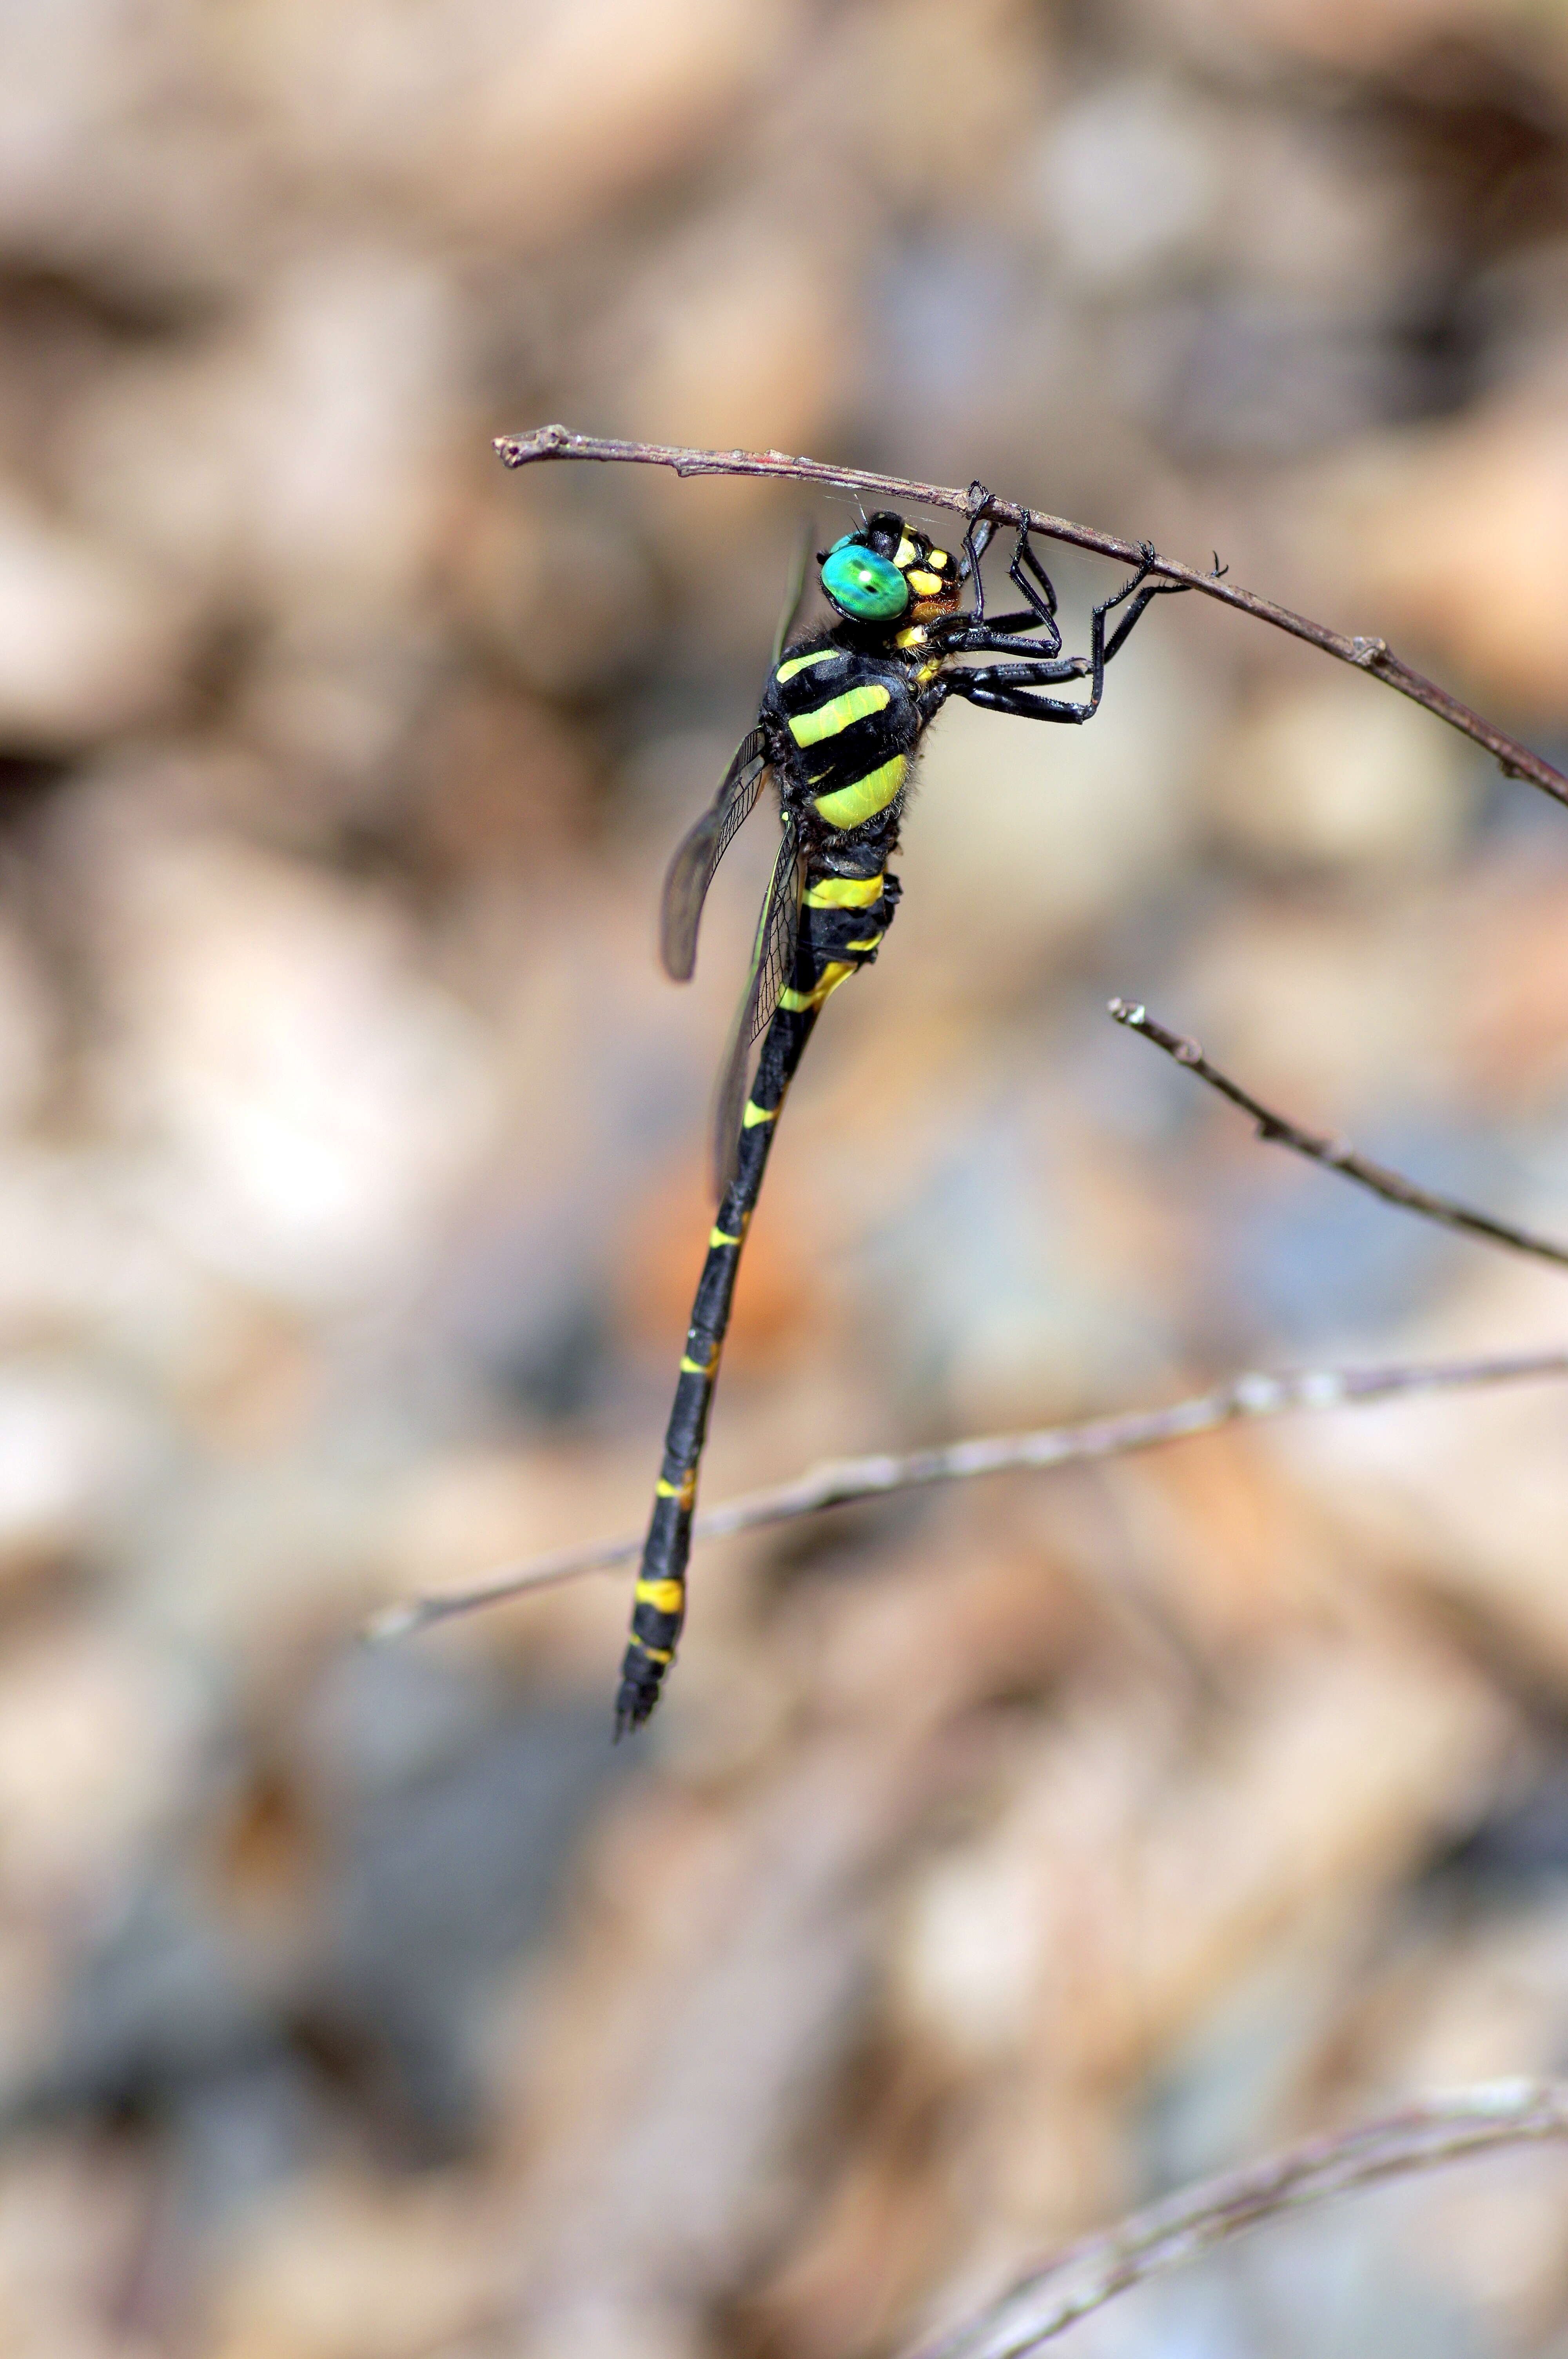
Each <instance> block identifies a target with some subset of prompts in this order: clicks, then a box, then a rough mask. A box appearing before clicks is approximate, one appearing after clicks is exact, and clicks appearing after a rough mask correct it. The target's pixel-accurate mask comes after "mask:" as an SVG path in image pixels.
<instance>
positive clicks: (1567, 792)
mask: <svg viewBox="0 0 1568 2359" xmlns="http://www.w3.org/2000/svg"><path fill="white" fill-rule="evenodd" d="M495 448H496V450H497V451H498V452H499V454H500V456H501V459H502V461H503V463H504V464H505V465H506V466H508V467H526V466H529V465H531V464H532V463H533V462H535V461H536V460H541V459H602V460H620V461H625V462H630V463H632V464H633V465H637V466H644V467H673V468H674V470H675V472H676V474H677V475H772V476H778V477H782V478H784V480H785V481H786V482H789V483H796V484H830V485H832V486H833V487H834V488H835V489H837V490H840V491H847V492H855V493H858V494H860V495H863V496H869V497H871V498H872V499H892V500H899V501H905V502H910V503H913V504H915V505H917V506H921V507H933V508H952V509H954V510H955V511H956V512H957V514H958V515H960V516H963V515H967V514H968V492H960V491H956V490H954V489H953V487H952V486H951V485H950V484H917V483H910V482H907V481H905V479H904V478H903V476H900V475H877V474H872V473H869V472H868V471H867V470H866V469H865V468H863V467H830V466H827V465H825V464H824V462H822V461H821V460H819V459H795V458H792V457H791V456H790V454H789V453H788V452H787V451H691V450H686V449H683V448H681V447H679V446H677V445H676V444H671V443H664V442H622V441H617V440H614V439H613V438H612V437H610V436H606V435H596V434H573V433H571V432H569V431H568V429H567V428H566V427H564V426H536V427H535V428H534V429H532V430H531V431H530V432H528V433H525V434H502V435H498V436H497V437H496V440H495ZM987 514H988V515H989V516H994V517H995V518H996V520H997V521H998V523H1000V524H1013V525H1016V524H1021V523H1022V521H1023V519H1024V517H1025V516H1027V517H1028V519H1029V523H1030V525H1031V527H1033V530H1034V531H1035V532H1038V533H1043V534H1044V536H1045V538H1047V539H1049V540H1065V541H1069V542H1070V543H1071V544H1072V546H1073V547H1074V548H1075V549H1092V550H1094V551H1095V553H1096V554H1097V555H1098V556H1100V557H1115V558H1119V559H1120V560H1121V561H1122V563H1123V564H1125V565H1139V564H1141V563H1142V561H1143V551H1142V549H1141V548H1140V547H1139V546H1138V544H1137V543H1136V542H1134V541H1130V540H1122V539H1120V538H1119V537H1118V535H1116V534H1115V533H1109V532H1097V531H1096V530H1095V529H1094V528H1093V527H1092V526H1089V525H1084V524H1074V523H1072V522H1071V521H1070V519H1069V518H1068V517H1066V516H1051V515H1050V514H1048V513H1047V512H1046V511H1044V509H1040V508H1022V507H1019V506H1017V505H1016V504H1015V503H1014V502H1013V501H1011V500H1000V499H993V500H992V502H991V503H990V506H989V509H988V510H987ZM1154 571H1156V572H1157V573H1160V574H1162V575H1163V576H1164V577H1165V579H1166V580H1167V581H1169V582H1184V583H1185V584H1186V586H1187V588H1188V589H1189V590H1201V591H1202V592H1203V594H1204V596H1205V597H1206V598H1217V599H1218V600H1219V602H1220V603H1221V604H1222V605H1225V606H1234V607H1235V608H1236V609H1237V611H1238V613H1240V614H1251V615H1252V616H1254V617H1255V619H1256V620H1257V621H1259V622H1260V623H1271V624H1272V625H1273V626H1274V628H1275V629H1276V630H1279V631H1288V632H1289V633H1290V635H1291V636H1292V638H1295V639H1304V640H1305V641H1306V643H1307V645H1308V646H1309V647H1321V648H1322V649H1323V651H1324V653H1325V655H1331V656H1336V657H1337V658H1338V659H1339V661H1340V662H1341V663H1347V664H1354V665H1355V667H1356V669H1357V670H1358V671H1364V672H1367V673H1368V674H1369V675H1370V676H1371V678H1372V679H1380V680H1382V681H1383V683H1384V684H1385V686H1386V687H1389V688H1394V689H1398V690H1399V692H1400V695H1401V696H1408V697H1409V698H1410V699H1411V701H1412V702H1413V703H1416V704H1421V705H1424V706H1425V708H1426V710H1427V711H1428V712H1434V713H1436V715H1437V717H1438V719H1439V720H1440V721H1445V722H1446V723H1448V725H1449V727H1450V728H1451V729H1457V730H1460V731H1461V732H1462V733H1463V734H1464V735H1465V736H1466V737H1469V738H1472V739H1474V741H1475V743H1476V745H1480V746H1483V747H1484V748H1485V749H1486V751H1487V753H1488V754H1490V755H1491V756H1492V757H1493V759H1494V760H1495V761H1496V762H1497V763H1498V765H1499V766H1500V767H1501V768H1502V770H1503V772H1504V775H1505V776H1506V777H1510V778H1528V779H1529V780H1530V784H1531V785H1532V786H1536V787H1540V788H1541V790H1542V791H1543V793H1546V794H1549V795H1554V796H1555V797H1556V799H1557V800H1558V801H1559V802H1560V803H1568V777H1564V775H1563V772H1562V771H1561V770H1558V769H1554V768H1553V767H1552V764H1551V763H1550V762H1548V761H1544V760H1543V759H1542V758H1541V756H1540V755H1539V754H1532V753H1531V752H1530V748H1529V746H1528V745H1520V744H1519V741H1518V740H1517V739H1516V738H1513V737H1509V736H1505V735H1504V734H1503V732H1502V731H1501V730H1500V729H1495V728H1494V727H1493V726H1492V723H1490V722H1489V721H1487V720H1485V719H1484V718H1483V717H1482V715H1481V714H1480V713H1478V712H1472V710H1471V708H1470V707H1469V705H1467V704H1461V702H1460V701H1459V700H1458V698H1457V697H1455V696H1450V695H1449V693H1448V690H1446V689H1445V688H1439V687H1438V686H1437V684H1436V682H1435V681H1433V680H1430V679H1425V678H1424V677H1423V676H1422V673H1420V672H1418V671H1415V670H1412V669H1411V666H1410V665H1409V664H1407V663H1405V662H1403V661H1402V660H1401V659H1400V657H1398V656H1396V655H1395V654H1393V652H1392V651H1391V650H1390V647H1389V645H1388V642H1387V641H1386V640H1385V639H1376V638H1348V637H1346V635H1345V634H1344V632H1342V631H1331V630H1330V629H1329V627H1328V625H1326V624H1325V623H1314V622H1313V621H1312V620H1311V619H1310V618H1309V617H1308V616H1307V615H1305V614H1292V611H1291V609H1290V608H1289V607H1288V606H1277V605H1276V604H1275V603H1274V602H1273V600H1272V599H1271V598H1260V597H1259V596H1258V595H1257V593H1256V592H1253V591H1251V590H1242V589H1239V588H1238V586H1237V585H1236V583H1235V582H1225V581H1220V580H1217V578H1216V576H1215V575H1214V574H1212V573H1200V572H1198V571H1195V568H1194V567H1192V566H1190V565H1184V564H1182V563H1181V562H1180V560H1178V559H1175V558H1170V557H1160V558H1156V559H1155V560H1154Z"/></svg>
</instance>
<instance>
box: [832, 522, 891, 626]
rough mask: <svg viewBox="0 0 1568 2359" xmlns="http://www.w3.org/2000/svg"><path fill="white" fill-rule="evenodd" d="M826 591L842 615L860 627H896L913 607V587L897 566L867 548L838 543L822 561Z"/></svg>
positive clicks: (845, 541)
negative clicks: (900, 619)
mask: <svg viewBox="0 0 1568 2359" xmlns="http://www.w3.org/2000/svg"><path fill="white" fill-rule="evenodd" d="M822 587H823V588H824V589H825V590H826V591H827V595H828V596H829V597H830V598H831V599H832V601H833V603H834V604H835V605H836V606H837V607H838V610H839V612H840V613H841V614H849V615H852V616H853V617H854V619H855V621H856V622H858V623H892V622H894V621H896V619H897V618H898V616H899V615H900V614H903V610H904V608H905V607H906V606H907V605H908V603H909V584H908V582H906V581H905V580H904V578H903V574H902V573H901V572H900V571H899V570H898V568H897V566H896V565H892V564H890V563H889V561H888V560H887V559H886V558H885V557H879V556H878V555H877V553H876V551H875V549H867V548H866V547H865V546H864V544H863V543H862V544H860V546H857V545H856V544H855V543H854V542H852V541H849V540H840V541H838V543H837V544H836V545H835V546H834V547H833V548H832V549H829V550H828V552H827V556H826V557H825V558H824V559H823V560H822Z"/></svg>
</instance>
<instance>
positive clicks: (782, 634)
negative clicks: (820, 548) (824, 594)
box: [769, 516, 816, 671]
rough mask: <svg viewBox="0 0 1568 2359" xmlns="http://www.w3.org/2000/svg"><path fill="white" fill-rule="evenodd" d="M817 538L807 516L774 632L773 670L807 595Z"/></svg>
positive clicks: (801, 530)
mask: <svg viewBox="0 0 1568 2359" xmlns="http://www.w3.org/2000/svg"><path fill="white" fill-rule="evenodd" d="M815 539H816V530H815V528H814V527H813V525H812V521H811V518H810V517H809V516H806V518H805V519H804V521H803V522H802V524H801V527H800V544H799V546H798V548H797V549H796V550H795V565H794V569H793V571H791V574H790V577H789V588H788V590H787V591H786V592H785V593H784V605H783V608H782V609H781V611H780V614H779V626H778V629H777V630H776V631H775V632H774V633H773V661H772V663H771V665H770V666H769V669H770V670H771V671H776V670H777V669H778V661H779V658H780V656H782V655H783V653H784V643H785V641H786V640H787V639H788V637H789V635H790V633H791V632H792V631H793V630H794V628H795V616H796V615H797V614H799V612H800V602H801V600H802V599H803V598H804V597H805V595H806V570H807V568H808V567H809V565H810V563H811V544H812V542H813V541H814V540H815Z"/></svg>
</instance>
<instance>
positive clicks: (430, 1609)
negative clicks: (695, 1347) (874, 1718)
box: [368, 1351, 1568, 1639]
mask: <svg viewBox="0 0 1568 2359" xmlns="http://www.w3.org/2000/svg"><path fill="white" fill-rule="evenodd" d="M1547 1376H1568V1351H1561V1352H1524V1353H1515V1354H1513V1355H1511V1356H1510V1357H1507V1358H1490V1359H1480V1360H1437V1361H1432V1362H1429V1363H1427V1364H1414V1365H1409V1366H1399V1367H1388V1368H1319V1369H1317V1370H1315V1371H1310V1372H1308V1373H1306V1374H1303V1375H1287V1376H1269V1375H1243V1376H1237V1377H1235V1378H1234V1379H1233V1380H1232V1381H1231V1382H1230V1383H1229V1384H1227V1385H1221V1386H1219V1387H1218V1388H1217V1390H1216V1391H1214V1392H1209V1393H1199V1394H1197V1395H1196V1396H1195V1397H1194V1398H1192V1399H1189V1400H1184V1401H1176V1402H1174V1403H1173V1405H1172V1406H1171V1407H1170V1408H1155V1409H1134V1410H1131V1411H1130V1412H1128V1413H1127V1414H1126V1415H1124V1416H1119V1417H1104V1418H1094V1419H1089V1420H1088V1421H1087V1423H1085V1424H1082V1425H1056V1426H1046V1427H1045V1428H1044V1430H1041V1431H1038V1432H1034V1433H998V1434H987V1435H983V1436H981V1437H980V1438H979V1439H978V1440H972V1441H956V1442H953V1443H951V1444H950V1445H949V1446H948V1447H947V1448H946V1449H944V1450H916V1451H911V1452H910V1454H909V1455H908V1456H907V1457H903V1458H894V1457H891V1456H890V1457H877V1458H840V1459H834V1460H831V1461H829V1462H827V1464H826V1465H822V1466H814V1467H812V1468H811V1469H810V1471H809V1472H808V1473H805V1474H802V1475H799V1476H797V1477H796V1479H795V1481H794V1482H793V1483H779V1484H774V1485H773V1488H772V1489H770V1490H766V1491H753V1492H752V1493H750V1494H749V1495H748V1496H746V1497H745V1498H741V1499H731V1500H730V1501H729V1502H728V1504H727V1505H725V1506H721V1507H710V1508H709V1509H708V1512H707V1514H706V1515H701V1516H698V1517H697V1521H696V1523H695V1525H694V1526H693V1527H692V1529H693V1537H694V1538H697V1539H708V1540H715V1539H726V1538H730V1537H731V1536H732V1535H733V1534H734V1533H736V1532H748V1531H755V1530H756V1529H757V1528H758V1527H759V1526H761V1525H764V1524H781V1523H785V1522H787V1521H789V1520H790V1519H791V1518H792V1517H795V1516H808V1515H813V1514H815V1513H816V1512H817V1511H818V1510H819V1509H821V1508H823V1507H838V1506H845V1505H846V1504H847V1503H848V1502H849V1501H850V1500H853V1499H871V1498H880V1497H884V1496H885V1495H887V1494H888V1493H889V1492H892V1491H913V1490H918V1489H921V1488H923V1487H925V1486H926V1485H929V1484H934V1483H960V1482H966V1481H968V1480H970V1479H971V1478H972V1477H973V1476H975V1475H977V1474H1002V1473H1010V1472H1012V1471H1014V1470H1016V1469H1018V1468H1021V1467H1032V1468H1033V1469H1035V1470H1037V1471H1038V1470H1040V1469H1043V1468H1046V1467H1052V1466H1067V1465H1072V1464H1074V1463H1076V1462H1081V1461H1082V1460H1084V1459H1088V1458H1110V1457H1115V1456H1119V1455H1121V1454H1124V1453H1126V1452H1127V1451H1134V1450H1149V1449H1152V1448H1153V1447H1154V1446H1155V1445H1156V1444H1157V1443H1160V1442H1165V1441H1182V1440H1185V1439H1186V1438H1187V1437H1188V1435H1190V1434H1195V1433H1212V1432H1213V1431H1214V1430H1215V1429H1216V1428H1217V1427H1218V1426H1222V1425H1230V1424H1233V1423H1234V1422H1235V1421H1236V1420H1237V1419H1242V1418H1265V1417H1283V1416H1286V1415H1288V1414H1290V1413H1291V1412H1292V1411H1294V1410H1299V1409H1325V1408H1348V1407H1350V1406H1351V1405H1353V1404H1355V1403H1357V1402H1361V1401H1372V1400H1388V1399H1390V1398H1391V1397H1393V1396H1394V1395H1395V1394H1399V1393H1431V1392H1456V1391H1461V1390H1464V1389H1466V1388H1468V1387H1474V1386H1483V1385H1507V1384H1519V1383H1523V1382H1529V1381H1530V1380H1531V1379H1534V1378H1539V1377H1547ZM642 1546H643V1541H642V1537H641V1535H638V1536H637V1537H636V1538H628V1539H618V1540H599V1541H595V1542H592V1543H590V1544H589V1546H587V1547H584V1548H569V1549H559V1550H557V1552H556V1553H555V1554H554V1555H552V1556H543V1557H537V1558H535V1559H534V1560H533V1561H532V1562H530V1563H527V1564H522V1565H505V1566H503V1567H502V1568H501V1569H500V1571H496V1572H492V1573H490V1574H488V1575H487V1576H486V1577H485V1579H484V1580H482V1581H480V1582H475V1583H473V1585H472V1586H471V1587H470V1588H467V1589H453V1590H447V1591H436V1592H434V1593H430V1594H428V1595H426V1596H423V1597H413V1598H408V1599H406V1600H405V1601H404V1602H402V1603H398V1604H395V1605H388V1606H386V1607H384V1609H383V1611H382V1612H381V1613H380V1614H377V1615H376V1616H375V1618H374V1620H373V1622H372V1623H371V1625H370V1629H369V1634H368V1635H369V1636H372V1637H373V1638H382V1639H390V1638H406V1637H408V1636H411V1635H412V1634H413V1633H414V1632H415V1631H416V1630H425V1629H428V1628H429V1626H430V1625H431V1624H432V1623H435V1622H445V1621H448V1620H449V1619H450V1617H451V1616H452V1615H453V1614H471V1613H473V1612H474V1611H475V1610H476V1608H477V1607H479V1606H481V1605H494V1604H497V1603H500V1602H501V1601H502V1600H503V1598H508V1597H518V1596H521V1595H522V1594H523V1593H524V1592H525V1591H527V1590H531V1589H548V1588H553V1587H554V1586H555V1585H556V1584H557V1582H563V1581H575V1580H577V1579H578V1578H579V1575H581V1574H583V1573H585V1572H605V1571H609V1570H610V1569H611V1567H612V1566H615V1565H618V1564H626V1563H629V1562H630V1561H631V1560H632V1559H633V1557H635V1556H637V1555H639V1554H640V1553H641V1550H642Z"/></svg>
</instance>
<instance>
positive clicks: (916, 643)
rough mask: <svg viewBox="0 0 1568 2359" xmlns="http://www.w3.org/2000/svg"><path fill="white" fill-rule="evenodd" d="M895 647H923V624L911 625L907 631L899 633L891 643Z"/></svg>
mask: <svg viewBox="0 0 1568 2359" xmlns="http://www.w3.org/2000/svg"><path fill="white" fill-rule="evenodd" d="M893 645H894V647H924V646H925V624H924V623H911V625H910V626H909V628H908V630H907V631H900V633H899V635H898V636H897V638H896V639H894V641H893Z"/></svg>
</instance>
